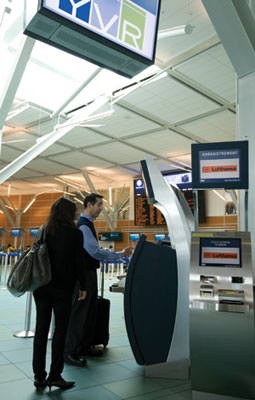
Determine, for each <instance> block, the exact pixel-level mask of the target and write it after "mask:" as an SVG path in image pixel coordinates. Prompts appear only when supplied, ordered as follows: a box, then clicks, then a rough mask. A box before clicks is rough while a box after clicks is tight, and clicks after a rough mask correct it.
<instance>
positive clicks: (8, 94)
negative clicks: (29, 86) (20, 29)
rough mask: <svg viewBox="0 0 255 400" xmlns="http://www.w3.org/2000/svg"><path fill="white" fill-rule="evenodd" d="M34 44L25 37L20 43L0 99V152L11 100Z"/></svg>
mask: <svg viewBox="0 0 255 400" xmlns="http://www.w3.org/2000/svg"><path fill="white" fill-rule="evenodd" d="M34 44H35V39H32V38H30V37H28V36H27V37H25V38H24V39H23V41H22V45H21V48H20V50H19V52H18V54H17V57H16V60H15V63H14V65H13V69H12V70H11V73H10V76H9V79H8V81H7V82H6V85H5V89H4V91H3V93H2V96H1V98H0V151H1V142H2V129H3V126H4V123H5V120H6V117H7V115H8V112H9V110H10V107H11V105H12V102H13V99H14V97H15V94H16V92H17V89H18V86H19V83H20V81H21V78H22V75H23V73H24V71H25V68H26V65H27V62H28V60H29V58H30V55H31V52H32V50H33V47H34Z"/></svg>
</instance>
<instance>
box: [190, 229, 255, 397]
mask: <svg viewBox="0 0 255 400" xmlns="http://www.w3.org/2000/svg"><path fill="white" fill-rule="evenodd" d="M254 335H255V332H254V298H253V278H252V265H251V242H250V234H249V233H248V232H206V233H205V232H193V233H192V241H191V266H190V364H191V383H192V394H193V400H198V399H199V400H209V399H215V400H217V399H220V400H223V399H228V400H230V399H253V398H255V336H254Z"/></svg>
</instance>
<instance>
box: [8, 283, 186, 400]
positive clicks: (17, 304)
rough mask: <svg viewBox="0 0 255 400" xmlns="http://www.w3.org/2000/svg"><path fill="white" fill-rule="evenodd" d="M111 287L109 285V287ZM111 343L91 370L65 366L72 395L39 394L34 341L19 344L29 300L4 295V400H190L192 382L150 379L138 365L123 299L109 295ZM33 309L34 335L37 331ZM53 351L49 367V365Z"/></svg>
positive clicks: (22, 340)
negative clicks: (34, 384) (72, 385)
mask: <svg viewBox="0 0 255 400" xmlns="http://www.w3.org/2000/svg"><path fill="white" fill-rule="evenodd" d="M106 286H107V285H106ZM105 296H106V297H108V298H110V300H111V320H110V336H111V339H110V342H109V345H108V347H107V348H106V350H105V355H104V356H103V357H99V358H94V359H93V358H90V359H88V366H87V367H84V368H78V367H73V366H68V365H66V366H65V369H64V372H63V377H64V378H65V379H67V380H74V381H75V382H76V385H75V387H74V388H72V389H70V390H68V391H61V390H60V389H57V388H53V389H52V391H51V393H50V392H49V390H48V389H46V390H45V391H44V392H42V393H39V394H38V393H37V392H36V390H35V388H34V386H33V372H32V366H31V359H32V345H33V339H31V338H16V337H14V336H13V332H16V331H22V330H23V329H24V317H25V308H26V295H25V296H23V297H20V298H15V297H13V296H12V295H11V294H9V292H8V291H7V290H3V289H0V397H1V399H3V400H33V399H39V398H40V399H42V400H44V399H49V398H52V399H62V400H67V399H68V400H118V399H129V400H157V399H160V400H190V399H191V398H192V396H191V389H190V382H189V381H181V380H173V379H155V378H145V377H144V369H143V367H141V366H138V365H137V364H136V362H135V360H134V357H133V354H132V351H131V348H130V346H129V342H128V338H127V335H126V329H125V322H124V318H123V295H122V294H120V293H110V292H109V291H108V289H106V292H105ZM34 318H35V316H34V307H33V308H32V318H31V329H33V328H34ZM50 345H51V342H50V341H49V345H48V358H47V363H48V364H49V361H50V351H51V350H50Z"/></svg>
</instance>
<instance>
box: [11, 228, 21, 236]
mask: <svg viewBox="0 0 255 400" xmlns="http://www.w3.org/2000/svg"><path fill="white" fill-rule="evenodd" d="M11 236H12V237H20V229H12V230H11Z"/></svg>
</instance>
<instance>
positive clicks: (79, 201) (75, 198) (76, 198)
mask: <svg viewBox="0 0 255 400" xmlns="http://www.w3.org/2000/svg"><path fill="white" fill-rule="evenodd" d="M73 199H74V200H76V201H78V203H81V204H83V201H81V200H80V199H78V197H74V198H73Z"/></svg>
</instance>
